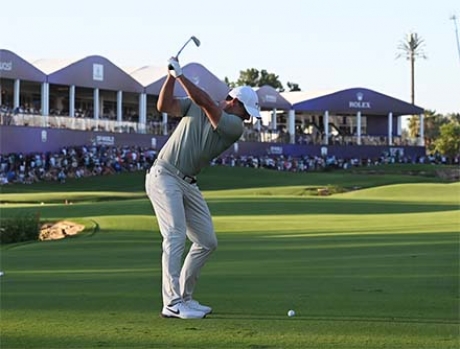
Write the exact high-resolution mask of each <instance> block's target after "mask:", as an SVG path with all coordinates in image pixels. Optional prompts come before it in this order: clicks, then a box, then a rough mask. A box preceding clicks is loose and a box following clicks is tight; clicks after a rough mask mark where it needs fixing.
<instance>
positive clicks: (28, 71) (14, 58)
mask: <svg viewBox="0 0 460 349" xmlns="http://www.w3.org/2000/svg"><path fill="white" fill-rule="evenodd" d="M0 78H2V79H3V78H5V79H12V80H16V79H20V80H27V81H36V82H45V81H46V75H45V73H44V72H42V71H41V70H39V69H37V68H36V67H34V66H33V65H32V64H30V63H29V62H27V61H26V60H24V59H22V58H21V57H19V56H18V55H17V54H15V53H13V52H11V51H8V50H3V49H0Z"/></svg>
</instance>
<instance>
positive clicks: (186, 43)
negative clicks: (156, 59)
mask: <svg viewBox="0 0 460 349" xmlns="http://www.w3.org/2000/svg"><path fill="white" fill-rule="evenodd" d="M190 40H192V38H190V39H188V40H187V41H186V42H185V44H184V46H182V47H181V49H180V50H179V52H177V55H176V59H177V58H179V55H180V53H181V52H182V50H183V49H184V48H185V46H187V45H188V43H189V42H190Z"/></svg>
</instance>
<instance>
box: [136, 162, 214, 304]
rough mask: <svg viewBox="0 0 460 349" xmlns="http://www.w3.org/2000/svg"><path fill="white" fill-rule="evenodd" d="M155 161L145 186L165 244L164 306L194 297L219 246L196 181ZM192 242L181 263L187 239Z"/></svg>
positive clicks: (163, 267) (163, 264)
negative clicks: (201, 272) (201, 274)
mask: <svg viewBox="0 0 460 349" xmlns="http://www.w3.org/2000/svg"><path fill="white" fill-rule="evenodd" d="M165 165H168V164H163V165H162V163H161V162H156V163H155V164H154V165H153V166H152V168H151V169H150V170H149V172H148V173H147V175H146V179H145V189H146V192H147V195H148V197H149V199H150V201H151V203H152V206H153V209H154V211H155V214H156V217H157V220H158V225H159V228H160V232H161V235H162V237H163V243H162V249H163V253H162V296H163V305H164V306H171V305H174V304H176V303H178V302H180V301H181V300H184V301H187V300H190V299H192V297H193V291H194V289H195V285H196V282H197V280H198V277H199V275H200V271H201V268H202V267H203V265H204V264H205V262H206V261H207V260H208V258H209V256H210V255H211V254H212V252H213V251H214V250H215V249H216V248H217V238H216V234H215V232H214V226H213V223H212V218H211V213H210V211H209V208H208V205H207V204H206V201H205V200H204V198H203V195H202V193H201V192H200V190H199V188H198V186H197V185H196V184H190V183H188V182H186V181H185V180H183V179H182V178H181V177H182V176H180V175H179V174H178V173H177V171H171V165H168V166H165ZM187 238H188V239H189V240H190V241H191V242H192V245H191V247H190V250H189V251H188V253H187V256H186V258H185V260H184V262H183V264H182V257H183V254H184V250H185V244H186V239H187Z"/></svg>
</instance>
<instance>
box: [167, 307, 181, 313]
mask: <svg viewBox="0 0 460 349" xmlns="http://www.w3.org/2000/svg"><path fill="white" fill-rule="evenodd" d="M166 309H168V310H169V311H170V312H171V313H174V314H176V315H179V314H180V310H179V309H177V310H174V309H171V308H168V307H166Z"/></svg>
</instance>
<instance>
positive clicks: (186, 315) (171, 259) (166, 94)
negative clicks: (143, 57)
mask: <svg viewBox="0 0 460 349" xmlns="http://www.w3.org/2000/svg"><path fill="white" fill-rule="evenodd" d="M168 68H169V70H168V75H167V77H166V80H165V82H164V84H163V86H162V89H161V91H160V95H159V98H158V104H157V107H158V110H159V111H160V112H164V113H168V114H169V115H170V116H176V117H181V118H182V119H181V121H180V122H179V124H178V126H177V128H176V129H175V130H174V132H173V134H172V135H171V136H170V137H169V139H168V141H167V142H166V144H165V145H164V146H163V147H162V149H161V150H160V152H159V154H158V158H157V160H156V161H155V163H154V164H153V166H152V167H151V168H150V170H149V171H148V173H147V175H146V183H145V186H146V192H147V195H148V197H149V199H150V201H151V202H152V206H153V209H154V211H155V214H156V217H157V219H158V224H159V228H160V232H161V235H162V237H163V244H162V249H163V253H162V297H163V309H162V311H161V314H160V315H161V316H163V317H167V318H169V317H174V318H181V319H201V318H204V317H205V316H206V315H207V314H209V313H211V312H212V308H211V307H209V306H206V305H203V304H200V303H199V302H198V301H197V300H195V299H194V298H193V291H194V289H195V285H196V282H197V280H198V277H199V275H200V271H201V268H202V267H203V266H204V264H205V263H206V261H207V260H208V258H209V257H210V255H211V254H212V252H213V251H214V250H215V249H216V247H217V238H216V234H215V232H214V227H213V223H212V219H211V213H210V211H209V208H208V206H207V204H206V202H205V200H204V198H203V196H202V194H201V192H200V189H199V188H198V186H197V183H196V176H197V175H198V174H199V173H200V171H201V169H202V168H203V167H205V166H207V165H209V162H210V161H211V160H212V159H214V158H215V157H217V156H219V155H220V154H222V152H224V151H225V150H226V149H228V148H229V147H230V146H231V145H232V144H233V143H235V142H236V141H238V140H239V138H240V137H241V135H242V133H243V129H244V124H243V121H244V120H247V119H250V118H251V117H252V116H253V117H256V118H260V114H259V107H258V98H257V94H256V93H255V92H254V90H253V89H252V88H251V87H249V86H241V87H236V88H234V89H232V90H231V91H230V92H229V94H228V96H227V98H226V99H225V100H224V101H222V102H221V103H220V104H217V103H216V102H214V101H213V99H212V98H211V97H210V96H209V95H208V94H207V93H206V92H205V91H203V90H202V89H201V88H199V87H198V86H196V85H195V84H193V83H192V82H191V81H190V80H189V79H187V78H186V77H185V76H184V75H183V74H182V68H181V66H180V64H179V62H178V61H177V60H176V59H175V58H171V59H170V60H169V61H168ZM176 81H177V82H179V83H180V84H181V86H182V87H183V88H184V90H185V91H186V93H187V97H185V98H175V97H174V96H173V90H174V84H175V83H176ZM187 238H188V239H189V240H190V241H191V243H192V244H191V247H190V250H189V251H188V253H187V256H186V257H185V260H184V262H183V263H182V256H183V254H184V250H185V244H186V239H187Z"/></svg>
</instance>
